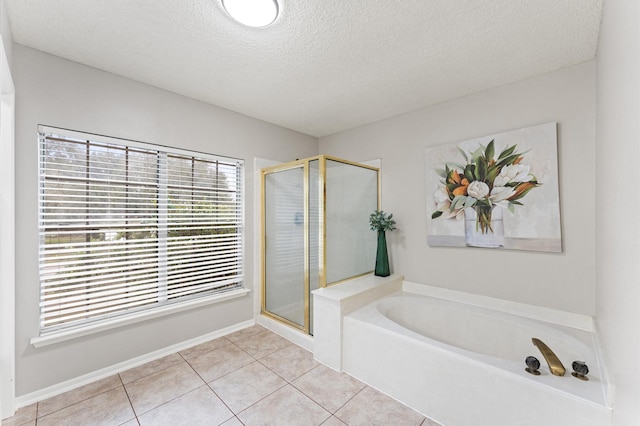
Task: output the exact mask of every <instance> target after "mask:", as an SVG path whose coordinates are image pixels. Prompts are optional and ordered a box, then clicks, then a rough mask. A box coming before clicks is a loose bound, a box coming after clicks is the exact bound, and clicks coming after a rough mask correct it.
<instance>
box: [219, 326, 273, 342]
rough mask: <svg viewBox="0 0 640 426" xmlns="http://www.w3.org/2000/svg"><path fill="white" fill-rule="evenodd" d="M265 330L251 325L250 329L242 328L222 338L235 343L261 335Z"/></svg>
mask: <svg viewBox="0 0 640 426" xmlns="http://www.w3.org/2000/svg"><path fill="white" fill-rule="evenodd" d="M266 330H267V329H266V328H264V327H262V326H260V325H252V326H251V327H247V328H243V329H242V330H238V331H235V332H233V333H231V334H227V335H226V336H224V337H225V338H226V339H229V341H231V342H234V343H235V342H237V341H240V340H244V339H246V338H247V337H249V336H253V335H254V334H258V333H262V332H264V331H266Z"/></svg>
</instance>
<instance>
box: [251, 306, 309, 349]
mask: <svg viewBox="0 0 640 426" xmlns="http://www.w3.org/2000/svg"><path fill="white" fill-rule="evenodd" d="M256 323H257V324H259V325H261V326H263V327H264V328H266V329H268V330H271V331H273V332H274V333H276V334H279V335H280V336H282V337H284V338H285V339H287V340H288V341H290V342H291V343H294V344H296V345H298V346H301V347H303V348H304V349H306V350H308V351H309V352H313V336H309V335H308V334H305V333H304V332H302V331H300V330H296V329H294V328H293V327H289V326H288V325H286V324H282V323H280V322H278V321H276V320H273V319H271V318H269V317H266V316H264V315H258V317H257V318H256Z"/></svg>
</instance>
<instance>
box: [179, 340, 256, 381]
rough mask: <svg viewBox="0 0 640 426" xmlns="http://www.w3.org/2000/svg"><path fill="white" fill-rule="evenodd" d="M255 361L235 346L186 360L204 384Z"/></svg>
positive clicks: (228, 346)
mask: <svg viewBox="0 0 640 426" xmlns="http://www.w3.org/2000/svg"><path fill="white" fill-rule="evenodd" d="M254 361H255V360H254V359H253V358H252V357H250V356H249V355H247V353H246V352H244V351H243V350H242V349H240V348H238V347H237V346H236V345H227V346H223V347H222V348H220V349H216V350H214V351H211V352H207V353H206V354H204V355H200V356H198V357H195V358H192V359H189V360H187V362H188V363H189V364H190V365H191V366H192V367H193V369H194V370H196V371H197V372H198V374H199V375H200V377H202V378H203V379H204V381H205V382H210V381H212V380H215V379H217V378H220V377H222V376H224V375H225V374H229V373H231V372H232V371H235V370H237V369H238V368H240V367H244V366H245V365H247V364H251V363H252V362H254Z"/></svg>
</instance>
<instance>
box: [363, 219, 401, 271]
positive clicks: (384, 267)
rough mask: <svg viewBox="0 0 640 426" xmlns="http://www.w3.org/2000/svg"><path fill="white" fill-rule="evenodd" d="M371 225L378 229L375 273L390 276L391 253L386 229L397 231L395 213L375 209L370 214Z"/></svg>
mask: <svg viewBox="0 0 640 426" xmlns="http://www.w3.org/2000/svg"><path fill="white" fill-rule="evenodd" d="M369 225H370V228H371V230H372V231H378V249H377V252H376V269H375V275H377V276H379V277H388V276H389V275H391V270H390V268H389V253H388V251H387V237H386V234H385V233H386V231H395V230H396V229H397V228H396V221H395V220H394V219H393V214H389V215H387V214H386V213H385V212H384V211H382V210H374V212H373V213H371V215H370V216H369Z"/></svg>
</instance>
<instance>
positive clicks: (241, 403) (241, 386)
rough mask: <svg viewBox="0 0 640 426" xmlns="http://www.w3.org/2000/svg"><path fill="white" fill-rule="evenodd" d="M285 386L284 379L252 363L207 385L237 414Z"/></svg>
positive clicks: (256, 363) (262, 366)
mask: <svg viewBox="0 0 640 426" xmlns="http://www.w3.org/2000/svg"><path fill="white" fill-rule="evenodd" d="M286 384H287V382H286V381H285V380H284V379H282V378H281V377H280V376H278V375H276V374H275V373H273V372H272V371H271V370H269V369H268V368H267V367H265V366H264V365H262V364H260V363H259V362H254V363H253V364H249V365H246V366H244V367H242V368H240V369H238V370H236V371H234V372H233V373H230V374H227V375H226V376H224V377H221V378H219V379H217V380H214V381H213V382H211V383H210V384H209V385H210V386H211V388H212V389H213V390H214V391H215V392H216V394H218V396H219V397H220V398H221V399H222V400H223V401H224V402H225V404H227V405H228V406H229V408H231V410H232V411H233V412H234V413H236V414H237V413H239V412H241V411H242V410H244V409H245V408H247V407H249V406H250V405H252V404H254V403H256V402H257V401H260V400H261V399H262V398H264V397H265V396H267V395H269V394H271V393H273V392H275V391H276V390H278V389H280V388H281V387H282V386H284V385H286Z"/></svg>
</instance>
